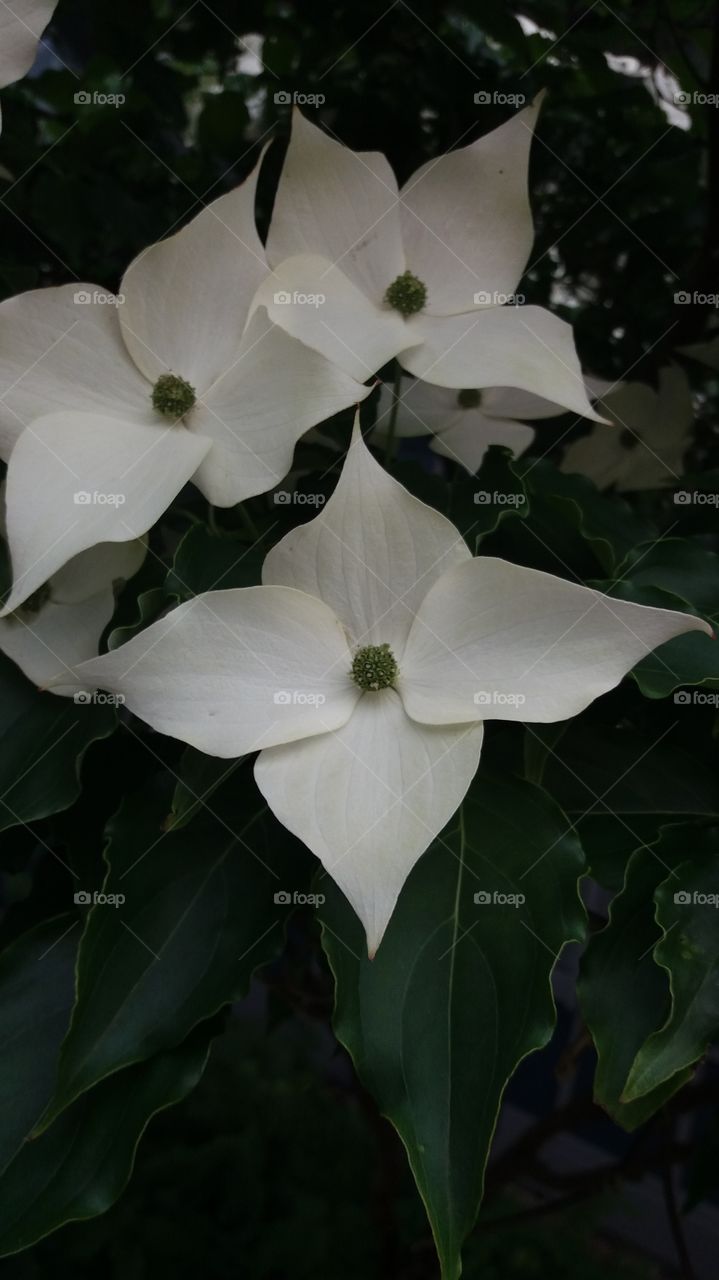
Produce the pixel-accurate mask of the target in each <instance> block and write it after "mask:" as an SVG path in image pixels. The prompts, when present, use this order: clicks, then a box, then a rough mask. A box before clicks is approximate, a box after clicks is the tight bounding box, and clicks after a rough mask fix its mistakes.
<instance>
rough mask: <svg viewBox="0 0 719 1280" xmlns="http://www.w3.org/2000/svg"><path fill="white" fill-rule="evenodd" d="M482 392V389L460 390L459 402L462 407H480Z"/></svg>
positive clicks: (458, 394) (458, 393)
mask: <svg viewBox="0 0 719 1280" xmlns="http://www.w3.org/2000/svg"><path fill="white" fill-rule="evenodd" d="M481 394H482V393H481V391H473V390H471V389H467V390H466V391H458V392H457V404H458V405H459V407H460V409H478V408H479V401H480V398H481Z"/></svg>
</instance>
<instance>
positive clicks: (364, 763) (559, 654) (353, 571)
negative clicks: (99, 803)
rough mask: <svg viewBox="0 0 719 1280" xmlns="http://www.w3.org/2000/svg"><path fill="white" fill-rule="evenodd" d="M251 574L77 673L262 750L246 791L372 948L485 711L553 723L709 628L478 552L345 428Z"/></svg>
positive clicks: (470, 759) (468, 763)
mask: <svg viewBox="0 0 719 1280" xmlns="http://www.w3.org/2000/svg"><path fill="white" fill-rule="evenodd" d="M263 582H264V585H263V586H260V587H249V588H244V589H238V590H232V591H218V592H209V593H207V594H205V595H202V596H198V597H196V598H195V599H194V600H191V601H188V602H187V603H186V604H183V605H180V607H179V608H178V609H176V610H174V611H173V612H171V613H170V614H168V615H167V616H166V617H164V618H162V619H161V620H160V621H158V622H155V623H153V625H152V626H150V627H148V628H147V630H146V631H144V632H142V633H141V634H140V635H138V636H136V637H134V638H133V639H132V640H130V641H129V643H128V644H126V645H123V646H122V647H121V648H119V649H116V650H114V651H113V652H112V653H109V654H105V655H103V656H102V657H99V658H95V659H94V660H92V661H90V662H87V663H84V664H83V665H82V666H81V667H79V668H78V670H77V672H76V678H77V680H78V682H79V683H80V684H81V686H82V687H83V688H95V687H101V688H104V689H107V690H110V691H111V692H114V693H121V694H123V695H124V697H125V699H126V702H127V705H128V706H129V707H130V709H131V710H132V711H134V712H135V713H136V714H137V715H139V716H140V717H141V718H142V719H144V720H146V721H147V722H148V723H149V724H151V725H152V726H153V727H154V728H155V729H158V730H160V732H162V733H166V734H170V735H172V736H173V737H177V738H180V739H182V740H183V741H184V742H188V743H191V744H192V745H193V746H195V747H197V748H199V750H201V751H205V752H207V753H209V754H211V755H216V756H226V757H232V756H239V755H242V754H244V753H245V752H251V751H257V750H259V751H260V755H259V757H258V759H257V762H256V764H255V777H256V779H257V783H258V786H259V788H260V791H261V792H262V793H263V795H264V796H265V799H266V800H267V802H268V804H269V806H270V808H271V809H272V810H273V812H274V813H275V814H276V816H277V817H278V818H279V820H280V821H281V822H282V823H284V825H285V826H286V827H288V828H289V829H290V831H292V832H293V833H294V834H295V835H296V836H298V837H299V838H300V839H301V840H303V841H304V842H305V844H306V845H308V846H309V848H310V849H311V850H312V851H313V852H314V853H315V854H316V855H317V857H318V858H320V860H321V861H322V863H323V864H324V866H325V868H326V869H327V871H328V872H329V873H330V875H331V876H332V877H333V878H334V879H335V880H336V881H337V883H338V884H339V885H340V887H341V888H342V890H343V891H344V893H345V894H346V895H347V897H348V899H349V901H350V902H351V903H352V906H353V907H354V909H355V911H356V912H357V914H358V915H359V916H360V918H361V920H362V921H363V924H364V926H365V929H366V932H367V940H368V946H369V951H370V954H373V953H374V951H375V950H376V948H377V946H378V945H379V942H380V940H381V938H382V935H383V932H384V930H385V927H386V925H387V922H388V920H389V918H390V916H391V914H392V911H393V909H394V906H395V903H396V900H397V897H398V894H399V892H400V890H401V888H402V885H403V883H404V881H405V879H406V877H407V876H408V874H409V873H410V871H411V869H412V867H413V866H414V864H415V862H416V861H417V859H418V858H419V857H420V855H421V854H422V852H423V851H424V850H425V849H426V848H427V847H428V845H429V844H430V843H431V841H432V840H433V839H434V838H435V837H436V836H437V835H438V833H439V832H440V831H441V830H442V828H443V827H444V826H445V824H446V823H447V822H448V821H449V819H450V818H451V816H452V814H453V813H454V811H455V810H456V809H457V807H458V805H459V804H460V802H461V800H462V798H463V796H464V794H465V792H466V791H467V788H468V787H469V784H470V782H471V780H472V777H473V775H474V773H475V770H476V768H477V764H478V762H479V753H480V747H481V742H482V721H483V720H484V719H488V718H497V719H507V720H522V721H524V720H527V721H532V720H535V721H541V722H546V721H554V720H564V719H566V718H567V717H568V716H573V715H576V714H577V713H578V712H579V711H581V710H582V709H583V708H584V707H586V706H587V705H588V704H589V703H590V702H591V701H592V700H593V699H594V698H596V697H598V696H599V694H602V693H604V692H605V691H606V690H608V689H611V688H613V687H614V686H615V685H616V684H618V682H619V681H620V680H621V679H622V677H623V676H624V675H625V673H626V672H627V671H628V670H629V669H630V668H631V667H632V666H633V665H634V664H635V663H636V662H637V661H638V660H639V659H640V658H642V657H644V656H645V655H646V654H647V653H648V652H649V651H650V650H651V649H653V648H654V647H655V646H657V645H659V644H663V643H664V641H666V640H670V639H671V638H672V637H673V636H677V635H681V634H682V633H683V632H685V631H691V630H702V631H706V632H709V633H711V628H710V627H708V626H707V624H706V623H704V622H702V621H701V620H700V619H699V618H695V617H691V616H689V615H687V614H683V613H674V612H669V611H667V610H662V609H652V608H647V607H644V606H642V605H635V604H627V603H623V602H620V601H617V600H613V599H609V598H607V597H605V596H603V595H601V594H600V593H599V592H597V591H593V590H590V589H589V588H587V587H584V586H579V585H575V584H574V583H571V582H566V581H564V580H562V579H560V578H555V577H552V576H551V575H549V574H546V573H540V572H537V571H536V570H532V569H525V568H521V567H520V566H518V565H515V564H510V563H507V562H505V561H503V560H497V559H492V558H489V557H480V558H478V559H474V558H473V557H472V556H471V554H470V552H469V550H468V548H467V546H466V544H465V542H464V541H463V539H462V538H461V537H460V535H459V534H458V533H457V530H456V529H455V528H454V526H453V525H452V524H451V523H450V522H449V521H448V520H447V519H445V517H444V516H442V515H440V514H439V513H438V512H437V511H435V510H433V509H432V508H431V507H428V506H425V505H424V503H422V502H420V501H419V500H418V499H416V498H414V497H413V496H411V495H410V494H409V493H408V492H407V491H406V490H405V489H404V488H403V487H402V486H401V485H400V484H398V483H397V481H395V480H393V479H392V478H391V477H390V476H389V475H388V474H387V472H386V471H384V470H383V469H382V467H380V466H379V465H378V464H377V463H376V462H375V461H374V459H373V458H372V456H371V454H370V453H369V451H368V450H367V448H366V447H365V445H364V444H363V442H362V440H361V437H360V435H359V431H358V430H355V435H354V437H353V443H352V446H351V448H350V452H349V454H348V457H347V461H346V463H345V466H344V469H343V472H342V475H341V478H340V480H339V482H338V484H337V488H336V490H335V492H334V494H333V495H332V497H331V499H330V501H329V502H328V503H327V505H326V507H325V508H324V509H323V511H322V513H321V514H320V515H319V516H317V518H316V519H314V520H311V521H309V522H308V523H307V524H305V525H302V526H301V527H299V528H297V529H294V530H293V531H292V532H290V533H288V534H287V535H286V537H284V538H283V539H282V540H281V541H280V542H279V543H278V544H277V546H276V547H274V548H273V550H272V551H271V552H270V553H269V555H268V556H267V559H266V561H265V566H264V573H263ZM451 856H452V854H451V851H450V850H449V848H448V849H447V857H451Z"/></svg>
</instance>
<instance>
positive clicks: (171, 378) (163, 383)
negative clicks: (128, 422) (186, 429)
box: [152, 373, 197, 420]
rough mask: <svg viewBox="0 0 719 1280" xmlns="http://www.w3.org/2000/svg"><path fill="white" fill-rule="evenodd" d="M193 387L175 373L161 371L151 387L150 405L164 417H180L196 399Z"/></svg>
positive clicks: (187, 411)
mask: <svg viewBox="0 0 719 1280" xmlns="http://www.w3.org/2000/svg"><path fill="white" fill-rule="evenodd" d="M196 398H197V397H196V395H195V388H194V387H191V386H190V384H189V382H185V379H184V378H180V377H179V376H178V374H176V373H163V374H161V376H160V377H159V378H158V379H157V382H156V383H155V385H154V387H153V388H152V407H153V409H157V412H158V413H161V414H163V416H164V417H165V418H174V419H175V420H176V419H177V418H181V417H182V416H183V415H184V414H186V413H189V411H190V409H191V408H192V406H193V405H194V403H195V400H196Z"/></svg>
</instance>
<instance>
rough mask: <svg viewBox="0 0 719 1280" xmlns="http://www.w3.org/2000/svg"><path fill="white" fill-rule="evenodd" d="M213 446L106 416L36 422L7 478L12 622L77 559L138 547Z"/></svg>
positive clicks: (179, 432)
mask: <svg viewBox="0 0 719 1280" xmlns="http://www.w3.org/2000/svg"><path fill="white" fill-rule="evenodd" d="M209 447H210V442H209V441H208V440H203V439H202V437H200V436H193V435H191V434H190V432H189V431H185V430H184V428H183V427H181V426H178V427H163V426H162V424H161V422H156V421H153V420H151V419H149V416H148V421H147V422H145V423H140V422H120V421H119V420H118V419H116V418H111V417H108V416H103V415H101V414H99V413H97V414H89V413H69V412H63V413H54V414H48V415H47V416H46V417H44V418H39V419H38V420H37V421H36V422H34V423H33V424H32V426H31V427H28V428H27V430H25V431H24V432H23V433H22V435H21V436H20V439H19V440H18V442H17V444H16V445H15V448H14V449H13V451H12V454H11V456H10V462H9V465H8V473H7V499H6V506H7V516H6V518H7V537H8V543H9V546H10V557H11V560H12V567H13V587H12V591H11V594H10V596H9V597H8V600H7V602H6V604H5V608H4V611H3V612H5V613H7V612H11V611H12V610H13V609H16V608H17V606H18V605H19V604H22V602H23V600H26V599H27V597H28V596H29V595H31V594H32V593H33V592H34V591H36V590H37V588H38V587H40V586H42V584H43V583H45V582H47V580H48V579H49V578H50V577H52V575H53V574H55V573H56V572H57V570H58V569H59V568H60V567H61V566H62V565H63V564H65V563H66V562H67V561H68V560H69V559H70V558H71V557H72V556H75V555H77V554H78V553H79V552H81V551H84V550H86V549H87V548H88V547H92V546H94V545H95V544H96V543H98V542H127V541H129V540H130V539H132V538H138V537H141V536H142V534H144V533H146V532H147V530H148V529H149V528H150V527H151V526H152V525H153V524H154V523H155V521H156V520H157V519H158V518H159V517H160V516H161V515H162V512H163V511H164V510H165V508H166V507H167V506H168V505H169V503H170V502H171V501H172V499H173V498H174V497H175V495H176V494H177V493H179V491H180V489H181V488H182V486H183V485H184V484H185V483H186V481H187V480H189V479H190V477H191V476H192V475H193V474H194V472H195V471H196V469H197V467H198V465H199V463H200V461H201V460H202V458H203V457H204V456H205V453H206V452H207V450H208V448H209Z"/></svg>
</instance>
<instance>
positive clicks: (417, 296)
mask: <svg viewBox="0 0 719 1280" xmlns="http://www.w3.org/2000/svg"><path fill="white" fill-rule="evenodd" d="M538 110H539V99H537V101H536V102H534V103H533V104H532V105H531V106H528V107H526V108H525V109H524V110H522V111H520V112H518V113H517V114H516V115H515V116H514V117H513V118H512V119H511V120H509V121H508V122H507V123H506V124H504V125H501V126H500V127H499V128H498V129H495V130H494V131H493V132H492V133H489V134H486V135H485V136H484V137H482V138H480V139H479V140H478V141H477V142H474V143H472V144H471V145H470V146H467V147H462V148H460V149H458V150H457V151H452V152H450V153H449V154H447V155H444V156H439V157H438V158H436V159H434V160H431V161H429V162H428V163H427V164H424V165H422V167H421V168H420V169H418V170H417V172H416V173H415V174H414V175H413V176H412V177H411V178H410V179H409V181H408V182H407V183H406V184H405V185H404V186H403V187H402V189H401V191H399V190H398V187H397V181H396V179H395V176H394V174H393V172H392V169H391V168H390V165H389V163H388V161H387V160H386V159H385V157H384V156H383V155H381V154H380V153H378V152H354V151H351V150H350V149H349V148H348V147H345V146H343V145H341V144H340V143H339V142H336V141H335V140H334V139H333V138H330V137H329V136H328V135H327V134H325V133H323V132H322V130H321V129H319V128H317V127H316V126H315V125H313V124H311V123H310V122H309V121H308V120H306V119H305V118H304V117H303V116H302V115H301V113H300V112H299V111H297V110H296V111H295V112H294V116H293V124H292V137H291V139H290V144H289V148H288V151H287V155H286V158H285V162H284V166H283V169H282V173H281V176H280V180H279V186H278V190H277V196H276V199H275V204H274V209H273V213H272V220H271V223H270V229H269V233H268V237H267V256H268V260H269V262H270V265H271V266H272V267H273V268H274V272H273V276H272V278H271V279H270V280H268V281H267V282H266V283H265V284H264V285H263V286H262V288H261V289H260V291H259V293H258V296H257V298H256V300H255V305H256V306H260V305H261V306H264V307H266V309H267V311H268V313H269V315H270V316H271V317H272V319H273V320H275V322H276V323H277V324H280V325H282V326H283V327H284V328H285V329H286V330H287V332H288V333H291V334H293V336H295V337H297V338H300V339H301V340H302V341H303V342H305V343H307V344H308V345H309V346H310V347H312V348H313V349H314V350H316V351H320V352H322V354H323V355H325V356H327V357H328V359H331V360H333V361H334V362H335V363H336V364H338V365H339V366H340V368H343V369H345V370H346V371H347V372H348V373H350V374H352V376H353V377H356V378H360V379H362V380H364V379H365V378H367V377H369V376H370V375H372V374H374V373H376V371H377V370H378V369H379V368H380V367H381V366H382V365H384V364H386V363H387V361H388V360H389V359H390V358H391V357H393V356H395V355H396V356H398V358H399V361H400V363H401V365H402V366H403V368H404V369H406V370H407V371H408V372H409V373H411V374H414V375H415V376H416V377H419V378H423V379H424V380H425V381H426V382H432V383H435V384H437V385H438V386H443V387H452V388H455V389H459V388H462V387H496V386H514V387H518V388H521V389H522V390H524V391H530V392H532V393H534V394H535V395H539V396H544V397H546V398H547V399H551V400H555V401H557V402H558V403H560V404H561V406H562V407H563V408H565V409H570V410H573V411H574V412H576V413H579V414H582V415H586V416H587V417H590V418H592V417H595V416H596V415H595V414H594V413H593V411H592V409H591V406H590V404H589V402H588V400H587V396H586V393H585V389H584V383H583V380H582V375H581V370H580V368H579V362H578V359H577V355H576V352H575V349H574V340H573V337H572V330H571V328H570V326H569V325H568V324H566V323H565V322H564V321H563V320H560V319H559V318H558V317H557V316H555V315H552V313H551V312H549V311H546V310H545V309H544V308H542V307H537V306H523V305H513V303H514V302H515V301H516V300H517V295H516V289H517V285H518V283H519V280H520V278H521V276H522V272H523V270H524V268H525V266H526V264H527V260H528V257H529V253H530V250H531V246H532V239H533V228H532V215H531V209H530V206H529V198H528V191H527V171H528V161H529V149H530V143H531V140H532V131H533V129H534V124H535V121H536V117H537V113H538ZM505 303H508V304H509V305H504V304H505Z"/></svg>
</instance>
